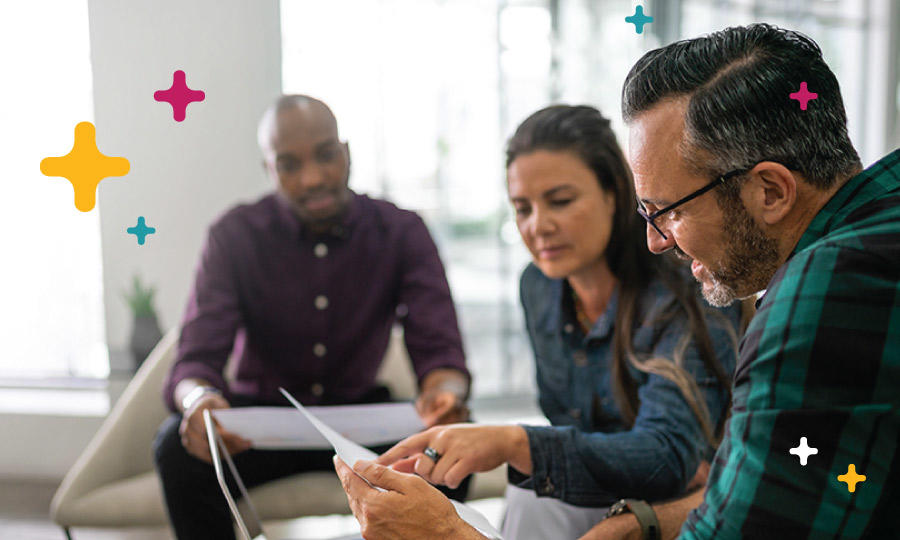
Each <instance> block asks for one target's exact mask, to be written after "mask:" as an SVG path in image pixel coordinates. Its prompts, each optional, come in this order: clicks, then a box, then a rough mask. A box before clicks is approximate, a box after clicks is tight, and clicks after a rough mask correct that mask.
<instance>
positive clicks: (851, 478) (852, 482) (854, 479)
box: [837, 463, 866, 493]
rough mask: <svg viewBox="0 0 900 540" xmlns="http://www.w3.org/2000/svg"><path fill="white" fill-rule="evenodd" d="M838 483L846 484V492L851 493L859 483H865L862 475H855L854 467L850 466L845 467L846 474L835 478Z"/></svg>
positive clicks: (864, 477)
mask: <svg viewBox="0 0 900 540" xmlns="http://www.w3.org/2000/svg"><path fill="white" fill-rule="evenodd" d="M837 479H838V482H844V483H845V484H847V491H849V492H850V493H853V492H854V491H856V484H858V483H860V482H865V481H866V476H865V475H864V474H856V465H854V464H852V463H851V464H850V465H849V466H848V467H847V474H842V475H839V476H838V477H837Z"/></svg>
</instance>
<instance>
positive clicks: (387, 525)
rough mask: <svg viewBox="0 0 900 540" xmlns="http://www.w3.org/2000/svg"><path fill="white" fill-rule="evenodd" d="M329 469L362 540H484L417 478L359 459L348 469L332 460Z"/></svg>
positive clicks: (448, 501)
mask: <svg viewBox="0 0 900 540" xmlns="http://www.w3.org/2000/svg"><path fill="white" fill-rule="evenodd" d="M334 468H335V470H336V471H337V473H338V476H339V477H340V478H341V484H342V485H343V486H344V491H346V492H347V501H348V502H349V503H350V509H351V510H352V511H353V515H354V516H356V519H357V521H359V525H360V532H361V533H362V536H363V538H365V539H366V540H394V539H397V540H399V539H404V538H416V539H417V540H419V539H421V540H431V539H434V540H444V539H446V538H453V539H459V540H486V539H485V537H484V536H482V535H481V534H479V533H478V531H476V530H475V529H473V528H472V527H471V526H470V525H469V524H468V523H466V522H465V521H463V520H462V518H460V517H459V514H457V512H456V508H454V507H453V504H452V503H451V502H450V500H449V499H447V498H446V497H444V495H443V494H442V493H441V492H440V491H438V490H436V489H435V488H434V487H433V486H430V485H428V483H427V482H425V481H424V480H422V479H421V478H419V477H418V476H414V475H411V474H404V473H400V472H397V471H394V470H391V469H390V468H389V467H384V466H381V465H378V464H375V463H373V462H371V461H363V460H360V461H357V462H356V466H355V467H354V468H353V469H352V470H351V469H350V467H348V466H347V464H346V463H344V462H343V461H341V459H340V458H339V457H337V456H335V457H334ZM354 471H355V472H354ZM360 476H362V477H364V478H365V479H366V480H368V481H369V483H371V485H369V484H368V483H366V480H363V479H362V478H360ZM372 486H377V487H380V488H383V489H386V490H388V491H378V490H377V489H375V488H374V487H372Z"/></svg>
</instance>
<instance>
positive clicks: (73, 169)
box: [41, 122, 130, 212]
mask: <svg viewBox="0 0 900 540" xmlns="http://www.w3.org/2000/svg"><path fill="white" fill-rule="evenodd" d="M129 168H130V165H129V164H128V160H127V159H125V158H122V157H110V156H106V155H104V154H102V153H100V150H98V149H97V137H96V130H95V129H94V124H92V123H90V122H81V123H79V124H78V125H77V126H75V144H74V145H73V146H72V151H71V152H69V153H68V154H66V155H64V156H60V157H48V158H44V159H42V160H41V172H42V173H44V174H45V175H47V176H62V177H63V178H66V179H68V180H69V182H71V183H72V187H73V188H74V189H75V208H77V209H79V210H81V211H82V212H90V211H91V210H93V209H94V205H95V204H96V203H97V185H98V184H99V183H100V180H103V179H104V178H106V177H108V176H125V175H126V174H128V170H129Z"/></svg>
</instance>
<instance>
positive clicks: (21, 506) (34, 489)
mask: <svg viewBox="0 0 900 540" xmlns="http://www.w3.org/2000/svg"><path fill="white" fill-rule="evenodd" d="M56 487H57V486H56V483H47V482H32V481H28V482H19V481H10V480H0V539H3V540H65V535H64V534H63V532H62V530H61V529H60V528H59V527H58V526H57V525H54V524H53V523H52V522H51V521H50V518H49V517H48V511H49V508H50V499H51V498H52V497H53V493H54V492H55V491H56ZM469 504H471V505H472V506H474V507H475V508H476V509H477V510H478V511H479V512H481V513H482V514H484V515H485V517H487V518H488V519H489V520H490V521H491V522H492V523H494V524H497V523H499V521H500V516H501V513H502V512H503V500H502V499H484V500H481V501H474V502H471V503H469ZM266 531H267V532H268V533H269V536H270V538H285V537H290V538H296V539H298V540H306V539H308V540H316V539H327V538H336V537H339V536H343V535H347V534H352V533H355V532H359V525H358V524H357V523H356V520H355V519H354V518H353V516H324V517H308V518H302V519H295V520H291V521H282V522H276V523H271V524H269V523H267V524H266ZM72 538H73V540H172V534H171V533H170V532H169V530H168V528H163V527H160V528H132V529H82V528H79V529H74V530H73V531H72Z"/></svg>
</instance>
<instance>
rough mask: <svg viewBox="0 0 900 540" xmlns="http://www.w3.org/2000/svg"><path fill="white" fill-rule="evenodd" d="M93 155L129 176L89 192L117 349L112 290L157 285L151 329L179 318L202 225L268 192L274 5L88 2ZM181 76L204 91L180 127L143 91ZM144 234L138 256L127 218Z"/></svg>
mask: <svg viewBox="0 0 900 540" xmlns="http://www.w3.org/2000/svg"><path fill="white" fill-rule="evenodd" d="M90 26H91V28H90V31H91V34H90V35H91V61H92V66H93V80H94V110H95V115H94V117H95V119H96V125H97V140H98V146H99V148H101V149H102V151H103V152H104V153H106V154H109V155H115V156H124V157H126V158H127V159H128V160H129V161H130V162H131V171H130V172H129V173H128V175H127V176H126V177H124V178H123V179H112V178H111V179H107V180H104V181H103V182H102V183H101V184H100V189H99V199H98V200H99V209H100V219H101V230H102V245H103V269H104V276H103V287H104V291H105V293H104V297H105V300H104V301H105V308H106V330H107V342H108V344H109V346H110V350H111V351H112V352H113V353H115V352H117V351H120V350H122V349H126V348H127V343H128V339H129V334H130V332H131V322H130V313H129V311H128V307H127V306H126V304H125V303H124V302H123V300H122V296H121V291H122V290H123V289H125V288H126V287H128V285H129V284H130V280H131V278H132V276H133V275H134V274H135V273H136V272H140V273H141V275H142V276H143V277H144V278H145V280H146V281H148V282H150V283H152V284H153V285H155V286H156V287H157V296H156V307H157V311H158V314H159V316H160V325H161V326H162V327H163V330H164V331H165V329H167V328H171V327H173V326H175V325H177V324H178V323H179V321H180V318H181V314H182V311H183V309H184V305H185V300H186V298H187V294H188V291H189V287H190V284H191V281H192V277H193V272H194V269H195V266H196V262H197V259H198V256H199V251H200V248H201V245H202V242H203V239H204V236H205V231H206V227H207V226H208V225H209V223H210V221H212V220H213V219H214V218H215V216H217V215H218V214H220V213H221V212H223V211H224V210H225V209H226V208H228V207H230V206H232V205H233V204H235V203H236V202H237V201H240V200H251V199H254V198H256V197H257V196H258V195H259V194H261V193H262V192H264V191H266V190H268V189H270V187H271V185H270V183H269V182H268V181H267V180H266V179H265V175H264V174H263V171H262V167H261V165H260V157H259V152H258V150H257V147H256V124H257V121H258V119H259V116H260V115H261V113H262V111H263V110H264V109H265V108H266V106H267V105H268V104H269V103H270V102H271V101H272V100H273V99H274V98H275V97H276V96H278V94H280V93H281V30H280V22H279V4H278V0H191V1H190V2H183V1H175V0H138V1H129V2H121V1H118V0H90ZM177 69H181V70H183V71H184V72H185V74H186V76H187V84H188V86H189V87H191V88H193V89H198V90H203V91H204V92H206V99H205V100H204V101H203V102H200V103H192V104H190V105H188V108H187V116H186V119H185V120H184V121H183V122H175V121H174V120H173V118H172V108H171V107H170V106H169V104H167V103H160V102H156V101H155V100H154V99H153V93H154V92H155V91H156V90H160V89H166V88H169V86H171V83H172V73H173V72H174V71H175V70H177ZM140 215H142V216H145V218H146V220H147V224H148V225H149V226H151V227H156V234H154V235H150V236H149V237H148V238H147V241H146V243H145V244H144V245H143V246H139V245H138V244H137V241H136V238H135V236H134V235H129V234H126V232H125V229H126V228H127V227H131V226H134V225H135V223H136V222H137V217H138V216H140Z"/></svg>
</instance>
